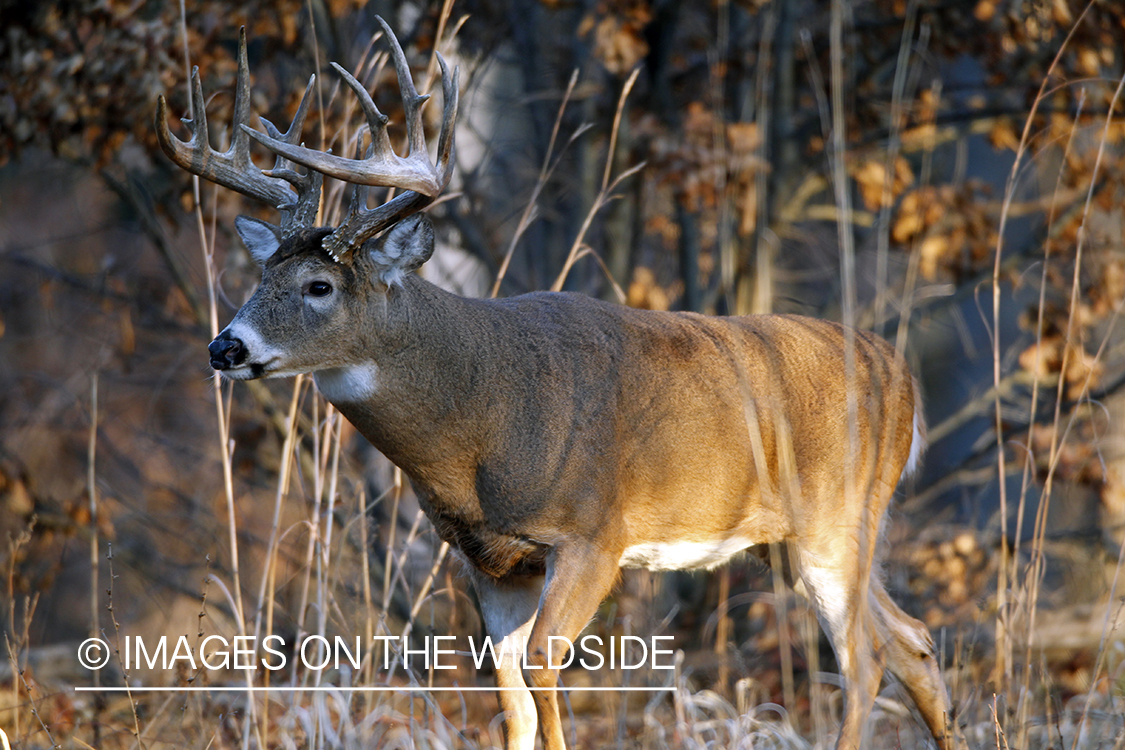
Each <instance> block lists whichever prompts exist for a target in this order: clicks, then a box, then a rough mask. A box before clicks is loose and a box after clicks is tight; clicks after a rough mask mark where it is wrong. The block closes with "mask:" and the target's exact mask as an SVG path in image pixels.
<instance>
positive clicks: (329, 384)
mask: <svg viewBox="0 0 1125 750" xmlns="http://www.w3.org/2000/svg"><path fill="white" fill-rule="evenodd" d="M313 381H314V382H316V387H317V388H318V389H319V390H320V392H321V393H322V394H324V397H325V398H326V399H328V400H329V401H331V402H332V403H334V404H335V403H344V404H348V403H354V402H356V401H363V400H364V399H366V398H370V397H371V396H373V395H375V391H377V390H378V388H379V367H378V366H377V365H376V364H375V363H374V362H363V363H362V364H358V365H346V366H344V367H333V368H331V369H328V370H317V371H316V372H314V373H313Z"/></svg>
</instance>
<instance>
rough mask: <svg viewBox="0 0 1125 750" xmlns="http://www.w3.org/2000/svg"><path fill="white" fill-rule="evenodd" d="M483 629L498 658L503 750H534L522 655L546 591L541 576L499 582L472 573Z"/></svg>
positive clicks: (531, 709)
mask: <svg viewBox="0 0 1125 750" xmlns="http://www.w3.org/2000/svg"><path fill="white" fill-rule="evenodd" d="M471 575H472V579H473V587H474V588H475V589H476V592H477V598H478V599H479V600H480V608H481V614H482V615H483V616H484V625H485V628H487V630H488V634H489V636H491V637H492V645H493V648H494V649H495V650H496V654H497V662H498V663H497V667H496V686H497V687H498V688H500V695H499V697H500V710H501V711H503V712H504V750H534V748H535V726H536V720H535V701H533V700H532V698H531V691H530V690H528V688H527V684H526V683H525V682H524V680H523V669H522V666H521V664H522V662H523V655H524V648H525V647H526V645H527V643H528V640H529V638H530V637H531V629H532V626H533V625H534V624H535V611H536V609H537V608H538V606H539V596H540V593H541V592H542V589H543V577H542V576H527V577H520V576H511V577H509V578H503V579H500V580H497V579H494V578H491V577H489V576H487V575H485V574H484V573H481V572H480V571H477V570H472V573H471Z"/></svg>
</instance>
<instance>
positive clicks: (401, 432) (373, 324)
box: [313, 274, 492, 475]
mask: <svg viewBox="0 0 1125 750" xmlns="http://www.w3.org/2000/svg"><path fill="white" fill-rule="evenodd" d="M371 305H372V308H373V309H371V310H370V311H369V315H368V326H367V327H368V330H367V331H365V332H364V338H365V339H366V340H367V344H368V345H367V346H364V347H362V349H363V350H364V351H365V352H366V354H365V356H366V357H368V359H364V360H362V361H357V362H355V363H354V364H349V365H346V366H343V367H336V368H332V369H328V370H321V371H318V372H316V373H314V376H313V377H314V380H315V381H316V384H317V387H318V388H319V389H320V390H321V392H322V393H323V394H324V396H325V398H327V399H328V400H329V401H330V402H332V404H333V405H334V406H336V408H337V409H339V410H340V412H341V413H342V414H343V415H344V416H345V417H346V418H347V419H348V421H349V422H351V423H352V424H353V425H355V427H356V429H358V430H359V431H360V433H361V434H362V435H363V436H364V437H366V438H367V440H368V441H369V442H371V444H372V445H374V446H375V447H376V448H378V449H379V450H380V451H382V452H383V453H384V454H385V455H386V456H387V457H388V458H390V459H391V460H392V461H393V462H394V463H396V464H397V465H398V466H400V467H401V468H403V469H404V470H406V471H407V473H410V474H412V475H414V474H425V473H427V471H426V469H427V468H428V467H430V466H431V464H433V465H435V466H436V464H437V463H438V462H440V461H442V460H448V459H449V457H450V455H451V454H453V453H457V454H463V453H464V452H465V449H466V447H467V446H466V445H465V439H464V437H463V436H461V435H460V433H459V430H458V425H463V424H466V423H470V422H471V421H472V420H473V419H474V418H475V417H476V416H478V415H477V412H479V411H480V410H481V399H480V398H479V396H480V394H478V393H476V392H475V390H476V388H475V385H474V384H475V383H479V382H480V381H479V380H478V379H477V378H475V377H474V373H475V372H477V371H478V370H479V369H480V367H482V366H485V364H484V363H483V362H482V359H483V353H484V352H487V351H490V350H491V348H492V347H491V346H489V345H488V342H487V338H488V336H489V328H490V327H489V326H488V325H487V322H482V320H481V315H482V312H484V311H487V310H488V309H489V306H488V305H486V304H485V303H483V302H481V301H479V300H467V299H464V298H462V297H458V296H456V295H453V294H450V293H448V292H445V291H443V290H441V289H439V288H438V287H436V286H434V285H433V284H431V283H429V282H427V281H425V280H424V279H422V278H420V277H418V276H417V275H415V274H408V275H407V276H406V278H405V279H404V280H403V283H402V286H401V287H394V288H392V289H390V290H389V291H388V292H387V293H386V294H385V295H378V296H376V297H375V298H374V299H373V301H372V303H371ZM482 336H483V337H484V338H482ZM442 457H444V458H442Z"/></svg>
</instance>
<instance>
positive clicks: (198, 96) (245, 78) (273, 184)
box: [156, 27, 319, 234]
mask: <svg viewBox="0 0 1125 750" xmlns="http://www.w3.org/2000/svg"><path fill="white" fill-rule="evenodd" d="M191 78H192V80H191V83H192V113H191V114H192V116H191V119H190V120H188V119H185V120H184V121H183V122H184V125H185V126H187V128H188V130H189V131H190V132H191V138H190V139H189V140H188V141H181V140H180V139H179V138H177V137H176V136H174V135H172V132H171V130H170V129H169V128H168V103H167V102H166V101H165V99H164V97H163V96H161V97H160V98H159V100H158V101H157V110H156V133H157V138H158V140H159V141H160V147H161V148H162V149H163V150H164V153H165V154H167V155H168V158H169V159H171V160H172V161H173V162H175V163H176V164H177V165H178V166H180V167H181V168H183V169H185V170H187V171H189V172H191V173H192V174H197V175H199V176H200V177H204V178H206V179H208V180H210V181H211V182H214V183H216V184H218V185H222V186H223V187H227V188H230V189H231V190H235V191H237V192H239V193H242V194H243V195H246V196H249V197H251V198H255V199H257V200H260V201H262V202H263V203H268V204H270V205H271V206H274V207H276V208H278V209H280V210H281V211H282V212H283V221H282V227H283V230H284V231H285V233H286V234H291V233H292V232H293V231H295V230H296V229H298V228H301V227H303V226H311V224H312V220H313V219H314V218H315V210H314V211H313V214H312V217H313V219H310V217H309V216H308V215H307V214H308V211H307V209H306V208H305V207H306V206H307V204H309V203H310V202H312V201H311V199H310V198H309V196H308V193H311V192H312V186H311V185H310V186H309V187H308V189H307V190H305V191H304V193H302V191H301V190H300V189H298V191H297V192H296V193H295V192H294V191H293V190H292V189H291V188H290V187H289V186H288V185H287V184H286V178H285V177H284V176H282V175H277V176H270V175H267V174H265V173H264V172H262V171H261V170H259V169H258V168H257V167H256V166H254V163H253V161H251V159H250V141H249V138H248V137H247V135H246V132H245V130H246V128H245V123H246V120H247V119H248V118H249V116H250V71H249V65H248V64H247V61H246V29H245V27H243V28H242V29H240V30H239V35H238V77H237V79H236V83H235V96H234V118H233V123H232V133H231V145H230V147H229V148H228V149H227V150H226V151H225V152H223V153H219V152H217V151H215V150H214V149H213V148H212V147H211V142H210V135H209V132H208V128H207V114H206V105H205V102H204V99H203V87H202V85H201V84H200V81H199V69H198V68H195V69H193V70H192V76H191ZM310 86H311V82H310ZM307 97H308V91H307V90H306V98H307ZM302 108H304V109H306V110H307V106H306V105H305V103H304V102H302ZM298 115H299V117H298V118H296V119H295V120H294V125H293V126H291V127H290V129H289V131H288V132H287V133H286V134H285V136H284V137H285V138H286V139H291V140H294V141H295V140H297V139H299V138H300V125H301V124H303V120H304V115H303V114H302V113H301V112H299V113H298ZM297 120H300V121H301V122H300V123H298V122H297ZM274 130H275V132H276V128H275V129H274ZM310 182H316V183H317V192H318V193H319V178H316V179H315V180H310Z"/></svg>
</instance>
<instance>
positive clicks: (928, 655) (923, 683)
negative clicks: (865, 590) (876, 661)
mask: <svg viewBox="0 0 1125 750" xmlns="http://www.w3.org/2000/svg"><path fill="white" fill-rule="evenodd" d="M871 597H872V602H871V607H872V609H873V610H874V612H875V615H876V619H877V620H879V621H880V625H881V629H882V630H883V631H884V633H885V634H884V635H883V639H884V640H885V645H884V647H883V650H884V653H885V658H886V661H887V668H888V669H890V670H891V672H892V673H893V674H894V675H895V676H896V677H897V678H898V679H899V681H900V682H902V684H903V686H904V687H905V688H906V692H907V693H909V694H910V697H911V699H912V700H913V701H914V705H916V706H917V707H918V710H919V711H920V712H921V714H922V718H923V719H924V720H925V722H926V726H928V727H929V728H930V732H931V733H933V735H934V740H935V741H936V742H937V744H938V747H940V748H942V749H943V750H949V749H950V748H951V747H952V746H953V744H952V736H951V729H952V726H951V724H950V723H949V720H950V717H951V713H950V706H949V696H948V694H947V693H946V690H945V681H944V680H942V677H941V669H940V668H939V667H938V663H937V660H936V659H935V658H934V643H933V639H931V638H930V631H929V630H927V629H926V626H925V625H923V624H922V623H920V622H918V621H917V620H915V619H914V618H913V617H911V616H910V615H908V614H906V613H905V612H903V611H902V610H901V609H900V608H899V606H898V605H897V604H895V602H894V600H892V599H891V597H890V595H889V594H887V591H886V589H884V588H883V584H882V582H880V581H879V580H877V579H872V581H871Z"/></svg>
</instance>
